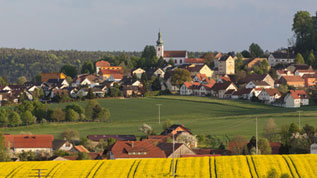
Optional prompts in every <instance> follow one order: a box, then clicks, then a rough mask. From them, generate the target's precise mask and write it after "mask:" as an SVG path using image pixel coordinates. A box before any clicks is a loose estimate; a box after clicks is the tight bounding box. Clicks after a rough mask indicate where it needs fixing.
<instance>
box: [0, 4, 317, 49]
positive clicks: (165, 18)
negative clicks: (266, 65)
mask: <svg viewBox="0 0 317 178" xmlns="http://www.w3.org/2000/svg"><path fill="white" fill-rule="evenodd" d="M167 3H168V5H167V6H166V4H167ZM316 6H317V1H313V0H304V1H300V2H297V1H291V2H289V1H287V0H280V1H278V2H276V1H273V0H270V1H266V2H257V1H253V0H240V1H239V2H236V1H233V0H231V1H226V2H222V1H220V0H213V1H212V2H210V1H207V0H199V1H192V0H185V1H179V0H176V1H173V2H170V1H167V0H165V1H160V2H148V1H144V0H138V1H134V2H127V1H124V0H121V1H107V2H103V1H101V0H94V1H89V2H86V1H84V0H77V1H75V0H69V1H64V0H58V1H54V2H50V1H47V0H46V1H40V0H35V1H32V2H30V1H25V0H24V1H19V2H17V1H9V0H4V1H3V2H2V5H1V7H0V14H1V16H0V20H1V21H2V28H1V32H2V33H0V39H2V40H1V41H0V46H1V47H3V48H17V49H21V48H25V49H36V50H78V51H126V52H133V51H142V50H143V48H144V46H146V45H155V41H156V40H157V33H158V32H159V30H160V31H161V32H162V39H163V41H164V46H165V49H166V50H187V51H195V52H196V51H197V52H207V51H221V52H230V51H242V50H245V49H248V48H249V45H250V44H251V43H257V44H259V45H260V46H261V47H262V49H263V50H269V51H274V50H276V49H278V48H281V47H287V46H288V44H287V40H288V39H289V38H292V36H293V32H292V30H291V29H292V21H293V17H294V14H295V13H296V12H297V11H299V10H306V11H309V12H310V13H311V15H315V13H316V12H315V11H316V9H314V7H316ZM21 17H22V18H21Z"/></svg>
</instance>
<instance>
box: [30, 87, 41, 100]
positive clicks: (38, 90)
mask: <svg viewBox="0 0 317 178" xmlns="http://www.w3.org/2000/svg"><path fill="white" fill-rule="evenodd" d="M32 97H33V100H38V99H39V98H43V97H44V90H43V89H42V88H35V89H34V91H33V92H32Z"/></svg>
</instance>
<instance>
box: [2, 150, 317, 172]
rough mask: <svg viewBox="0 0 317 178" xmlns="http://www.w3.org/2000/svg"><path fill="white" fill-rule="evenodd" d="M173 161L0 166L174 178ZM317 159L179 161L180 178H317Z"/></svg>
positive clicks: (270, 157)
mask: <svg viewBox="0 0 317 178" xmlns="http://www.w3.org/2000/svg"><path fill="white" fill-rule="evenodd" d="M172 163H173V161H172V159H171V158H166V159H162V158H158V159H122V160H100V161H30V162H2V163H0V178H2V177H36V176H37V173H38V171H37V169H41V172H42V173H41V176H42V177H58V178H68V177H95V178H103V177H110V178H112V177H122V178H123V177H128V178H132V177H141V178H143V177H144V178H145V177H146V178H148V177H149V178H150V177H156V178H160V177H173V164H172ZM316 167H317V155H308V154H307V155H257V156H219V157H196V158H177V159H175V170H176V173H175V176H176V177H197V178H205V177H217V178H234V177H245V178H249V177H254V178H262V177H266V176H267V175H268V173H269V171H271V170H272V169H275V170H276V172H277V174H278V176H281V175H283V174H287V175H289V176H290V177H296V178H298V177H304V178H313V177H317V169H316Z"/></svg>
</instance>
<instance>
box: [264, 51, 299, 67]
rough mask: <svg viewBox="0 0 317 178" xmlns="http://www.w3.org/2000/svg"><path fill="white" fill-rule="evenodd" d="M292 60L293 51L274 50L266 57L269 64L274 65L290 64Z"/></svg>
mask: <svg viewBox="0 0 317 178" xmlns="http://www.w3.org/2000/svg"><path fill="white" fill-rule="evenodd" d="M294 60H295V55H294V54H293V53H282V52H275V53H272V54H270V56H269V57H268V61H269V64H270V66H276V65H277V64H291V63H294Z"/></svg>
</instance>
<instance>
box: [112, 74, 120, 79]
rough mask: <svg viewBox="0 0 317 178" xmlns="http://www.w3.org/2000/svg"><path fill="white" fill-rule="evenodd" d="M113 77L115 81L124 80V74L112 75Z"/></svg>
mask: <svg viewBox="0 0 317 178" xmlns="http://www.w3.org/2000/svg"><path fill="white" fill-rule="evenodd" d="M111 75H112V77H113V79H120V80H122V78H123V75H122V74H111Z"/></svg>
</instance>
